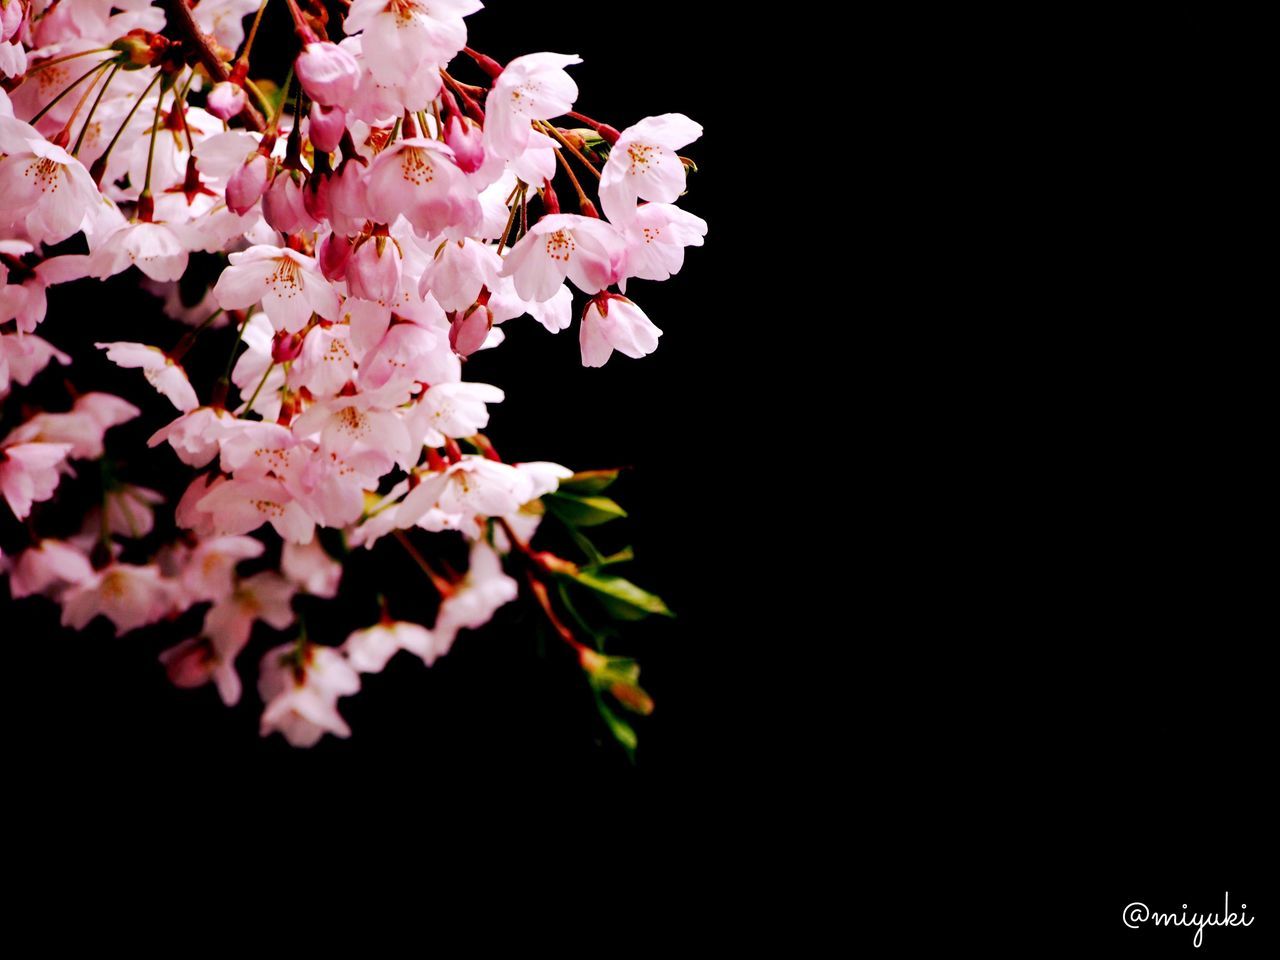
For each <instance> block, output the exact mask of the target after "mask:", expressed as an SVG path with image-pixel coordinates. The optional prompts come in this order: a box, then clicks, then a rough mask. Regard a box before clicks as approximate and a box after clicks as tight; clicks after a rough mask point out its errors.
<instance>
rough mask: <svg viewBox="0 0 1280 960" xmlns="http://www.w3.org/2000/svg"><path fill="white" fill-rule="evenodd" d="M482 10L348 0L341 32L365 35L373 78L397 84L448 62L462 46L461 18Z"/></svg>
mask: <svg viewBox="0 0 1280 960" xmlns="http://www.w3.org/2000/svg"><path fill="white" fill-rule="evenodd" d="M482 7H483V4H482V3H481V2H480V0H352V3H351V9H350V11H349V12H348V13H347V17H346V20H345V21H344V22H343V29H344V30H345V31H346V32H347V33H358V32H360V31H364V34H363V37H362V40H363V51H364V54H365V63H366V66H367V67H368V69H369V71H370V73H372V75H373V77H374V79H376V80H377V81H379V82H380V83H385V84H400V83H405V82H407V81H408V80H410V79H411V78H412V77H413V75H414V74H415V73H417V72H418V71H419V70H420V69H421V68H422V67H424V66H426V67H427V68H429V69H431V70H433V71H434V70H436V69H437V68H439V67H443V66H444V65H445V64H447V63H448V62H449V61H450V60H452V59H453V58H454V56H456V55H457V53H458V51H460V50H461V49H462V48H463V47H464V46H466V43H467V26H466V24H465V23H463V20H462V18H463V17H466V16H469V15H470V14H473V13H475V12H476V11H477V10H480V9H481V8H482Z"/></svg>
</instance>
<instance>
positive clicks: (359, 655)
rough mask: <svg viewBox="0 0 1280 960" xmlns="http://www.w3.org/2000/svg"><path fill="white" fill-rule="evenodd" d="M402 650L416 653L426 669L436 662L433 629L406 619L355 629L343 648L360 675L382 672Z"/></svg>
mask: <svg viewBox="0 0 1280 960" xmlns="http://www.w3.org/2000/svg"><path fill="white" fill-rule="evenodd" d="M401 650H408V651H409V652H410V653H414V654H417V655H418V656H419V657H421V658H422V661H423V662H424V663H426V665H427V666H431V664H433V663H434V662H435V659H436V655H437V652H438V651H437V650H436V644H435V638H434V637H433V636H432V634H431V631H430V630H428V629H427V628H426V627H424V626H422V625H421V624H417V623H408V622H406V621H404V620H386V621H383V622H382V623H375V624H374V625H373V626H372V627H365V628H364V629H363V630H356V631H355V632H353V633H352V634H351V635H350V636H348V637H347V641H346V643H344V644H343V645H342V652H343V653H345V654H346V656H347V661H348V662H349V663H350V664H351V666H353V667H355V669H356V670H358V671H360V672H361V673H381V672H382V669H383V667H385V666H386V665H387V661H389V660H390V659H391V658H392V657H394V656H395V655H396V654H397V653H398V652H399V651H401Z"/></svg>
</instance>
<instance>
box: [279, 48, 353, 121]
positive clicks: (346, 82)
mask: <svg viewBox="0 0 1280 960" xmlns="http://www.w3.org/2000/svg"><path fill="white" fill-rule="evenodd" d="M294 71H295V73H296V74H297V76H298V82H299V83H300V84H302V89H303V91H304V92H305V93H306V95H307V96H308V97H310V98H311V99H312V100H313V101H315V102H316V103H319V104H322V105H323V106H326V107H345V106H346V105H347V104H348V103H349V102H350V101H351V97H352V96H353V95H354V94H355V92H356V86H357V85H358V84H359V82H360V64H359V63H357V62H356V58H355V57H353V56H352V55H351V54H350V53H348V52H347V51H346V50H343V49H342V48H341V47H340V46H338V45H337V44H336V43H330V42H328V41H324V42H318V43H309V44H307V46H306V49H305V50H303V51H302V53H300V54H298V59H297V61H296V62H295V63H294Z"/></svg>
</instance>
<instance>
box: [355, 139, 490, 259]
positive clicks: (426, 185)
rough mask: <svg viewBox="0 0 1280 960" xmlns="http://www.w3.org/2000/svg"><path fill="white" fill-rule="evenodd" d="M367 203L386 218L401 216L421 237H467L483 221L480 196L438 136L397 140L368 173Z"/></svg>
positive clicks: (378, 215) (392, 221) (372, 210)
mask: <svg viewBox="0 0 1280 960" xmlns="http://www.w3.org/2000/svg"><path fill="white" fill-rule="evenodd" d="M366 182H367V187H368V198H369V208H370V210H371V212H372V213H373V214H374V216H375V217H377V218H378V219H379V220H380V221H382V222H383V223H394V222H395V219H396V217H398V216H403V217H404V218H405V219H406V220H408V221H409V223H410V224H411V225H412V226H413V229H414V231H415V232H417V233H418V234H419V235H420V236H423V237H429V236H436V235H439V234H444V233H448V234H451V235H458V236H467V235H468V234H471V233H473V232H474V231H475V229H476V228H477V227H478V226H479V224H480V199H479V197H478V195H477V194H476V189H475V187H474V186H473V185H472V183H471V181H470V180H468V179H467V175H466V174H465V173H463V172H462V171H461V170H460V169H458V165H457V164H456V163H454V160H453V151H452V150H451V149H449V147H448V146H447V145H445V144H443V143H441V142H440V141H438V140H428V139H426V138H425V137H412V138H410V139H407V140H397V141H396V142H395V143H394V144H392V145H391V146H390V147H388V148H387V149H386V150H383V151H382V153H380V154H378V157H377V159H376V160H374V161H373V163H372V164H370V166H369V173H368V175H367V177H366Z"/></svg>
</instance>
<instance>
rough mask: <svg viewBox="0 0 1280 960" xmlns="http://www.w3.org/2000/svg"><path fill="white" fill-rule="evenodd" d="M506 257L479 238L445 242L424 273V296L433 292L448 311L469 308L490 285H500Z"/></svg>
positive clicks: (422, 282)
mask: <svg viewBox="0 0 1280 960" xmlns="http://www.w3.org/2000/svg"><path fill="white" fill-rule="evenodd" d="M501 269H502V259H501V258H500V257H499V256H498V254H497V252H496V251H495V250H494V249H493V247H491V246H489V245H488V244H484V243H480V242H478V241H476V240H472V239H467V240H459V241H450V242H448V243H445V244H442V245H441V246H440V249H439V250H437V251H436V255H435V256H434V257H433V258H432V260H431V262H430V263H428V264H427V267H426V269H425V270H424V271H423V273H422V281H421V289H420V292H421V294H422V296H424V297H425V296H426V295H427V294H428V293H430V294H431V295H432V296H433V297H435V298H436V302H437V303H439V304H440V306H441V307H443V308H444V309H445V310H447V311H448V312H450V313H452V312H453V311H455V310H465V309H467V307H469V306H471V305H472V304H473V303H475V302H476V300H477V298H479V296H480V291H481V290H482V289H484V288H485V287H486V286H487V287H489V288H490V289H492V288H493V287H495V286H496V285H497V281H498V271H499V270H501Z"/></svg>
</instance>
